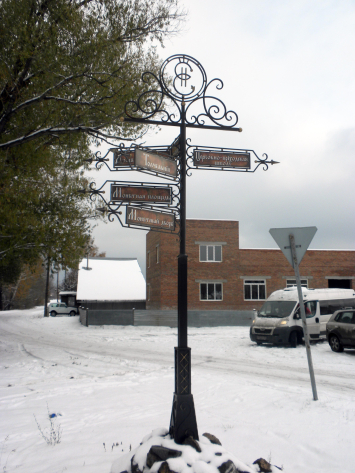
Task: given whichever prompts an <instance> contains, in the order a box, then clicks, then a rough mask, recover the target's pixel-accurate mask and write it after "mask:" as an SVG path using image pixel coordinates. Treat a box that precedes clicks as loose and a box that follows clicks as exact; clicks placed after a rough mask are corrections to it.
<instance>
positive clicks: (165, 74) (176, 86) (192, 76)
mask: <svg viewBox="0 0 355 473" xmlns="http://www.w3.org/2000/svg"><path fill="white" fill-rule="evenodd" d="M160 80H161V83H162V85H163V87H164V89H165V92H166V93H167V94H168V95H170V96H172V97H174V98H175V99H176V100H178V101H179V102H183V101H184V102H191V101H192V100H194V99H196V98H198V97H200V96H201V95H203V93H204V91H205V89H206V84H207V76H206V72H205V70H204V68H203V67H202V65H201V64H200V63H199V62H198V61H197V60H196V59H194V58H193V57H191V56H187V55H186V54H175V55H174V56H170V57H168V59H166V60H165V61H164V62H163V64H162V66H161V69H160Z"/></svg>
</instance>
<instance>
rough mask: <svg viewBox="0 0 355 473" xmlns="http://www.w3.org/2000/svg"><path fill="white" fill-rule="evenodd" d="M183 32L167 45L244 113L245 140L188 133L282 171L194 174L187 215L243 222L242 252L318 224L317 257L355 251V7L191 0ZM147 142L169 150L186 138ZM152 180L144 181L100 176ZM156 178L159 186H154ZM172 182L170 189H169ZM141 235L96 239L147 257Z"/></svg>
mask: <svg viewBox="0 0 355 473" xmlns="http://www.w3.org/2000/svg"><path fill="white" fill-rule="evenodd" d="M181 5H185V8H186V10H187V11H188V17H187V22H186V24H185V26H184V30H183V31H182V32H181V34H179V35H178V36H175V37H174V38H173V39H171V40H169V41H167V42H166V47H165V49H161V50H159V51H160V56H161V58H162V61H163V60H164V59H165V58H167V57H168V56H170V55H173V54H178V53H182V54H188V55H190V56H193V57H195V58H196V59H197V60H198V61H199V62H200V63H201V64H202V66H203V67H204V68H205V71H206V73H207V78H208V80H210V79H213V78H215V77H218V78H220V79H222V80H223V82H224V88H223V90H222V91H216V94H215V95H216V96H218V97H220V98H221V99H222V100H223V101H224V103H225V104H226V106H227V108H228V109H231V110H234V111H236V112H237V114H238V116H239V122H238V125H239V126H240V127H242V128H243V132H242V133H235V132H226V131H204V130H193V131H191V130H188V137H190V138H191V141H192V144H196V145H205V146H220V147H232V148H248V149H253V150H255V152H256V153H257V154H258V155H259V156H261V155H262V154H263V153H267V154H268V156H269V159H273V160H275V161H279V162H280V164H278V165H276V166H271V167H270V168H269V170H268V171H267V172H264V171H263V170H262V169H261V168H259V169H258V171H257V172H256V173H254V174H251V173H250V174H249V173H248V174H247V173H232V172H215V171H202V170H198V171H194V172H193V174H192V176H191V177H189V178H188V180H187V217H188V218H206V219H219V218H221V219H230V220H238V221H239V222H240V246H241V248H276V244H275V242H274V240H273V239H272V237H271V236H270V234H269V229H270V228H273V227H302V226H316V227H317V228H318V231H317V233H316V235H315V237H314V239H313V241H312V243H311V246H310V248H313V249H355V218H354V217H355V212H354V202H355V185H354V182H355V180H354V176H355V113H354V106H355V60H354V58H355V34H354V25H355V2H354V1H353V0H348V1H346V0H330V1H327V0H312V1H309V0H293V1H288V0H286V1H285V0H269V1H267V2H266V1H264V0H248V1H245V0H219V1H216V0H185V2H182V3H181ZM166 128H169V129H165V130H162V131H160V132H159V133H153V132H152V133H150V134H149V135H148V136H147V137H146V144H147V145H168V144H170V143H171V142H172V141H173V139H174V138H175V137H176V136H177V134H178V133H177V130H175V129H171V128H170V127H166ZM106 179H117V180H127V181H128V180H133V181H142V182H143V181H148V179H147V175H145V174H141V173H138V172H132V173H120V175H119V174H118V173H114V174H113V173H111V174H109V173H106V172H101V171H100V172H98V173H95V180H96V183H97V185H98V186H99V185H101V184H102V183H103V182H104V181H105V180H106ZM154 180H155V181H156V182H158V181H159V180H157V179H154ZM166 182H167V183H168V181H166ZM145 234H146V232H144V231H139V230H132V229H125V228H121V226H120V224H119V223H118V222H114V223H108V224H100V225H99V226H98V228H96V229H95V230H94V237H95V242H96V244H97V245H98V246H99V248H100V250H101V251H106V253H107V256H110V257H138V260H139V263H140V265H141V267H142V269H143V271H144V273H145Z"/></svg>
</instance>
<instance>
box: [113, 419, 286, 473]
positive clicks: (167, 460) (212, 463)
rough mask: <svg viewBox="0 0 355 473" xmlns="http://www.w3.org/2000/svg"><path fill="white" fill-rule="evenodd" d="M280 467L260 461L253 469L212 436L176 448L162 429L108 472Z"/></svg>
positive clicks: (246, 471) (231, 472)
mask: <svg viewBox="0 0 355 473" xmlns="http://www.w3.org/2000/svg"><path fill="white" fill-rule="evenodd" d="M280 470H281V468H279V467H274V466H272V465H270V464H269V463H268V462H267V461H266V460H264V459H262V458H260V459H259V460H256V461H255V462H254V464H253V465H252V466H247V465H245V464H244V463H242V462H240V461H239V460H237V459H236V458H235V457H234V456H233V455H231V454H230V453H229V452H227V450H226V449H225V448H223V447H222V446H221V444H220V441H219V440H218V439H217V438H216V437H214V436H213V435H211V434H207V433H206V434H203V436H202V437H201V438H200V440H199V441H196V440H194V439H193V438H192V437H190V438H188V439H186V440H185V445H179V444H177V443H175V441H174V440H173V439H172V438H171V436H170V435H169V432H168V431H167V430H166V429H164V428H162V429H156V430H153V432H152V433H151V434H149V435H147V436H146V437H144V438H143V440H142V442H141V444H140V445H139V447H137V448H136V449H135V450H133V451H131V452H129V453H127V454H125V455H123V456H122V457H120V458H119V459H118V460H116V461H115V462H114V463H113V465H112V469H111V473H142V472H145V473H256V472H265V473H266V472H270V473H272V472H276V471H280Z"/></svg>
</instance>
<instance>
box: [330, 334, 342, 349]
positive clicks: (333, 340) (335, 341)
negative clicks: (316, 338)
mask: <svg viewBox="0 0 355 473" xmlns="http://www.w3.org/2000/svg"><path fill="white" fill-rule="evenodd" d="M329 345H330V348H331V349H332V350H333V351H335V352H337V353H341V352H342V351H344V347H343V345H342V344H341V343H340V341H339V338H338V337H337V336H336V335H332V336H331V337H330V338H329Z"/></svg>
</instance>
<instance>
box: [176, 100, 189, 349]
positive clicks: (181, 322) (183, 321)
mask: <svg viewBox="0 0 355 473" xmlns="http://www.w3.org/2000/svg"><path fill="white" fill-rule="evenodd" d="M178 347H179V348H187V254H186V125H185V102H182V104H181V126H180V254H179V257H178Z"/></svg>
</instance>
